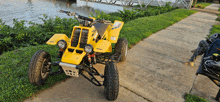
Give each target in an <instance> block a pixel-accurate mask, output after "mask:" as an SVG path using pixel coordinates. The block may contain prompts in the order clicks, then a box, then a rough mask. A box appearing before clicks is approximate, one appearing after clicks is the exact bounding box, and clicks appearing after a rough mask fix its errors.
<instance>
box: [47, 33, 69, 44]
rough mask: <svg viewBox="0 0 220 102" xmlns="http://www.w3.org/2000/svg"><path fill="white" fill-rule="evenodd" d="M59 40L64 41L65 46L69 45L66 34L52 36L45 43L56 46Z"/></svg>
mask: <svg viewBox="0 0 220 102" xmlns="http://www.w3.org/2000/svg"><path fill="white" fill-rule="evenodd" d="M59 40H65V41H66V43H67V45H68V43H69V38H68V37H67V36H66V34H54V35H53V36H52V37H51V38H50V39H49V40H48V41H47V42H46V44H48V45H56V44H57V42H58V41H59Z"/></svg>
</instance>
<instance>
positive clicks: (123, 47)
mask: <svg viewBox="0 0 220 102" xmlns="http://www.w3.org/2000/svg"><path fill="white" fill-rule="evenodd" d="M127 52H128V41H127V40H126V39H125V38H119V39H118V41H117V43H116V44H115V53H117V55H116V56H117V57H116V60H118V58H119V55H120V54H121V57H120V59H119V61H121V62H123V61H125V59H126V56H127Z"/></svg>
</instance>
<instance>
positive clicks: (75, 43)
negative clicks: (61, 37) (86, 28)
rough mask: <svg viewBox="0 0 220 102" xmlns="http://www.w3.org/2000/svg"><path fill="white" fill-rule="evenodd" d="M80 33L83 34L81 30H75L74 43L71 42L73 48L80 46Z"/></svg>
mask: <svg viewBox="0 0 220 102" xmlns="http://www.w3.org/2000/svg"><path fill="white" fill-rule="evenodd" d="M80 32H81V29H80V28H77V29H75V31H74V35H73V38H72V41H71V42H72V43H71V46H73V47H76V46H77V45H78V42H79V36H80Z"/></svg>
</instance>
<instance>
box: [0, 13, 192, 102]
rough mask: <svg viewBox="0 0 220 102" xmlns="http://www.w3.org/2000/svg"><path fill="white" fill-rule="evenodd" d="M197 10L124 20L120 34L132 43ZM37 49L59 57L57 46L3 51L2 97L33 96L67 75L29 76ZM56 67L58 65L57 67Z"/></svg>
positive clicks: (8, 101)
mask: <svg viewBox="0 0 220 102" xmlns="http://www.w3.org/2000/svg"><path fill="white" fill-rule="evenodd" d="M195 12H196V11H192V10H185V9H177V10H173V11H171V12H168V13H164V14H161V15H158V16H151V17H142V18H138V19H135V20H133V21H129V22H127V23H125V24H124V27H123V29H122V30H121V33H120V37H124V38H127V40H128V42H129V45H130V44H132V45H134V44H136V43H137V42H139V41H140V40H142V39H143V38H146V37H148V36H150V35H151V34H153V33H155V32H157V31H159V30H162V29H164V28H166V27H168V26H170V25H172V24H174V23H176V22H178V21H180V20H182V19H184V18H186V17H187V16H189V15H191V14H193V13H195ZM38 50H45V51H47V52H49V53H50V54H51V57H52V62H53V61H55V60H56V57H57V52H58V51H57V50H58V47H57V46H51V45H38V46H29V47H25V48H19V49H17V50H15V51H9V52H4V53H3V54H2V55H0V92H1V95H0V101H1V102H14V101H22V99H26V98H28V97H31V96H33V95H34V94H36V93H37V92H38V91H39V90H44V89H47V88H49V87H51V86H52V85H53V84H55V83H56V82H59V81H61V80H64V79H66V78H67V76H66V75H64V74H61V75H57V76H51V77H49V79H48V80H47V81H46V83H45V85H43V86H34V85H32V84H30V82H29V80H28V65H29V62H30V59H31V57H32V55H34V53H35V52H36V51H38ZM55 69H56V70H57V69H58V67H56V68H55Z"/></svg>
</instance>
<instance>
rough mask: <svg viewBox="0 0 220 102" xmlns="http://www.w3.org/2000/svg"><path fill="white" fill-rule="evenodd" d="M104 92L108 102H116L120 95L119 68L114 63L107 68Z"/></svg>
mask: <svg viewBox="0 0 220 102" xmlns="http://www.w3.org/2000/svg"><path fill="white" fill-rule="evenodd" d="M104 90H105V95H106V99H107V100H109V101H114V100H116V99H117V97H118V93H119V75H118V70H117V66H116V65H115V64H113V63H109V64H107V65H106V66H105V79H104Z"/></svg>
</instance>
